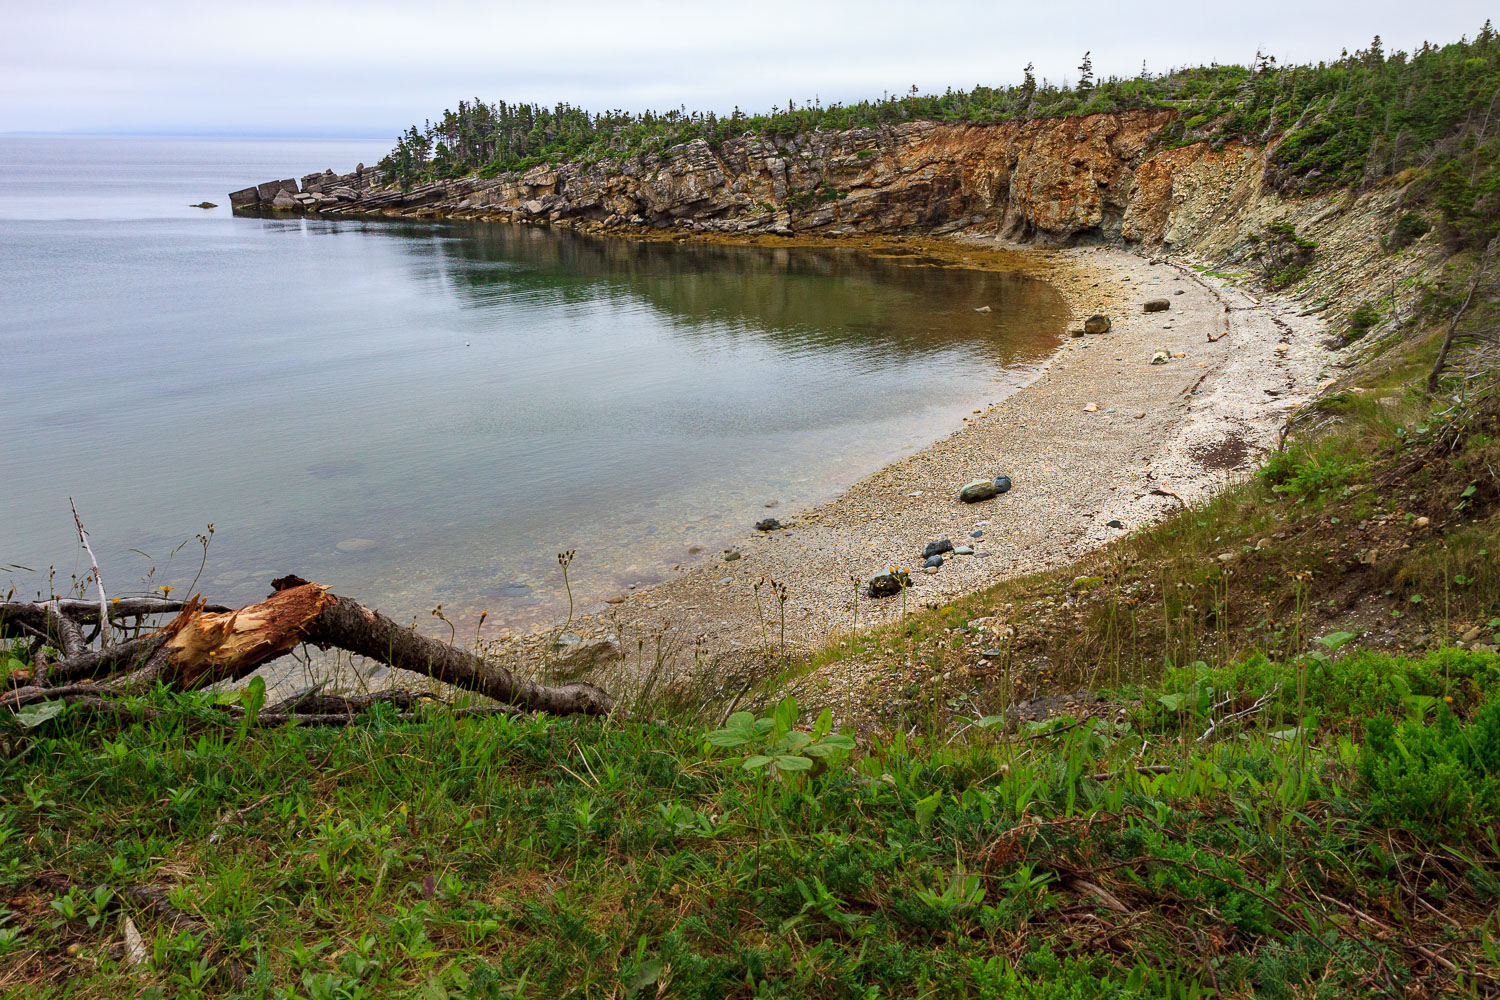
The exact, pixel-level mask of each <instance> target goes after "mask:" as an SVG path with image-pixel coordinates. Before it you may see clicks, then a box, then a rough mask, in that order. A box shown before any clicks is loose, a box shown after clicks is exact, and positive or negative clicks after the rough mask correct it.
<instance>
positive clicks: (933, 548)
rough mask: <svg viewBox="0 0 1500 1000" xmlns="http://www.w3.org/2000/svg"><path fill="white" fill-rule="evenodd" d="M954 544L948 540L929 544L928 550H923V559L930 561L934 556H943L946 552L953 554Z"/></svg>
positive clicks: (943, 539) (941, 539)
mask: <svg viewBox="0 0 1500 1000" xmlns="http://www.w3.org/2000/svg"><path fill="white" fill-rule="evenodd" d="M952 551H953V543H952V542H951V541H949V540H948V539H946V538H940V539H938V540H937V541H935V542H928V543H927V546H926V548H924V549H922V558H923V559H930V558H932V557H933V556H938V555H942V554H943V553H944V552H952Z"/></svg>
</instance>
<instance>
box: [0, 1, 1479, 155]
mask: <svg viewBox="0 0 1500 1000" xmlns="http://www.w3.org/2000/svg"><path fill="white" fill-rule="evenodd" d="M1485 16H1486V12H1485V11H1484V10H1483V9H1482V7H1481V5H1480V4H1478V3H1467V2H1457V3H1444V4H1442V5H1426V6H1420V5H1412V4H1408V3H1392V2H1375V3H1367V4H1358V5H1356V4H1353V3H1326V2H1324V3H1319V2H1312V0H1309V2H1302V3H1293V2H1289V0H1270V2H1267V3H1262V4H1256V5H1248V4H1245V5H1227V4H1224V5H1220V4H1216V5H1207V4H1204V5H1194V6H1192V7H1191V8H1189V7H1186V6H1184V5H1171V6H1167V5H1162V6H1155V5H1153V6H1150V7H1147V6H1144V5H1137V4H1121V3H1118V2H1108V3H1106V2H1100V0H1074V2H1073V3H1071V4H1069V5H1067V6H1066V7H1059V6H1057V5H1051V4H1040V3H1035V2H1028V3H1018V2H1014V0H1005V2H990V3H981V2H954V0H924V2H913V0H908V2H902V3H897V2H891V0H866V2H859V3H851V2H839V3H818V2H808V0H800V2H790V0H765V2H762V3H759V4H754V5H735V6H733V7H730V6H728V5H711V4H705V3H682V2H662V0H657V2H646V3H631V4H621V3H617V2H608V3H603V2H595V0H574V2H570V3H567V4H558V5H548V4H541V3H537V2H535V0H531V2H528V3H514V2H490V3H469V2H441V0H439V2H431V3H427V4H415V3H390V2H379V0H377V2H360V3H354V2H347V0H328V2H324V3H321V4H306V3H298V4H291V3H259V4H243V3H239V4H237V3H228V4H203V3H184V2H176V0H168V2H164V3H156V4H151V5H144V4H142V5H134V4H131V5H125V4H119V3H118V2H111V3H100V2H92V0H58V2H51V3H48V4H42V5H27V6H25V7H21V8H17V9H15V10H12V11H10V12H8V14H7V18H6V32H5V34H4V35H3V36H0V131H19V130H40V131H51V130H74V129H86V130H116V131H168V132H178V131H203V132H216V133H260V134H267V133H279V134H324V135H349V134H363V135H377V136H385V135H393V134H394V133H395V132H396V131H398V130H399V129H401V128H403V127H404V126H405V125H407V124H410V123H411V122H413V121H419V120H421V119H422V118H425V117H429V116H433V115H436V114H439V113H441V111H442V109H443V108H444V107H451V106H452V105H453V104H454V103H456V102H457V101H458V100H459V99H460V98H465V97H474V96H480V97H483V98H484V99H486V100H498V99H502V98H503V99H506V100H529V101H540V102H544V103H548V104H552V103H556V102H559V101H567V102H569V103H572V104H576V105H582V106H584V107H588V108H591V109H601V108H615V107H619V108H627V109H632V110H639V109H641V108H644V107H648V106H654V107H673V106H677V105H679V104H686V105H687V106H688V107H689V108H695V109H696V108H701V109H713V110H717V111H721V112H722V111H728V110H730V108H732V107H733V106H734V105H736V104H738V105H739V106H740V107H742V108H744V109H745V110H747V111H748V110H762V109H765V108H768V107H770V106H771V105H773V104H785V102H786V100H787V99H788V98H792V99H795V100H797V101H799V102H801V101H804V100H807V99H809V98H812V97H814V96H816V97H818V98H820V99H821V100H823V101H824V102H825V103H829V102H832V101H845V102H848V101H855V100H860V99H863V98H869V97H879V96H880V95H881V93H882V92H883V91H904V90H906V89H907V88H908V87H909V86H911V85H912V84H916V85H917V86H918V87H920V88H921V89H922V90H924V91H942V90H943V89H945V88H947V87H949V86H952V87H970V86H973V85H974V84H975V83H986V84H996V85H998V84H1006V83H1013V82H1016V81H1018V80H1019V78H1020V75H1021V67H1022V66H1024V65H1026V63H1028V62H1034V63H1035V64H1036V67H1037V74H1038V76H1044V77H1048V78H1050V79H1051V80H1053V81H1060V80H1063V79H1073V78H1075V77H1076V76H1077V69H1076V67H1077V65H1078V62H1079V60H1080V58H1081V56H1082V54H1083V52H1084V50H1086V49H1087V50H1091V51H1092V54H1093V62H1094V66H1095V70H1096V72H1099V73H1101V74H1105V75H1108V74H1119V75H1132V74H1134V73H1136V72H1137V71H1138V70H1139V69H1140V67H1141V63H1142V61H1143V60H1144V61H1145V62H1146V64H1147V65H1148V66H1149V67H1150V68H1151V69H1152V70H1153V71H1161V70H1164V69H1167V68H1169V67H1171V66H1179V65H1186V64H1198V63H1206V62H1210V61H1214V60H1217V61H1220V62H1246V61H1248V60H1250V59H1251V58H1252V57H1253V56H1254V55H1255V52H1256V50H1257V48H1260V49H1263V50H1265V51H1267V52H1270V53H1273V54H1275V55H1276V56H1277V57H1278V58H1279V59H1281V60H1282V61H1283V62H1287V61H1308V60H1317V59H1321V58H1334V57H1336V56H1337V55H1338V53H1339V51H1340V49H1342V48H1345V47H1348V48H1350V49H1353V48H1356V47H1361V46H1363V45H1365V44H1367V43H1368V41H1369V39H1370V37H1371V36H1372V35H1374V34H1376V33H1379V34H1381V35H1382V36H1384V38H1385V41H1386V44H1387V46H1388V47H1391V48H1397V47H1404V48H1411V47H1414V46H1416V45H1418V44H1420V43H1421V42H1422V41H1423V40H1424V39H1427V40H1431V41H1434V42H1444V41H1451V40H1453V39H1456V38H1457V37H1458V36H1459V35H1461V34H1465V33H1467V34H1470V35H1472V34H1473V33H1474V32H1475V31H1477V30H1478V28H1479V26H1480V25H1481V24H1482V23H1483V22H1484V18H1485Z"/></svg>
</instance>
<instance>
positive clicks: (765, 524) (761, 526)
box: [755, 517, 781, 531]
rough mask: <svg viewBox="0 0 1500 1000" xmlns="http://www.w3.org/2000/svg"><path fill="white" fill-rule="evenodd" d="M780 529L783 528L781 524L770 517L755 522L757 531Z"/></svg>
mask: <svg viewBox="0 0 1500 1000" xmlns="http://www.w3.org/2000/svg"><path fill="white" fill-rule="evenodd" d="M779 527H781V522H780V521H778V520H776V518H774V517H768V518H766V519H765V520H764V521H756V522H755V530H756V531H775V530H776V529H777V528H779Z"/></svg>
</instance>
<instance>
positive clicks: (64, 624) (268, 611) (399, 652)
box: [0, 576, 614, 725]
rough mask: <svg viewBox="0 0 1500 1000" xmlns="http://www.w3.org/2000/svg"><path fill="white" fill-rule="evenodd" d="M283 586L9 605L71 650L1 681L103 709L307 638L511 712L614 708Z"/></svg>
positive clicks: (185, 686) (29, 633)
mask: <svg viewBox="0 0 1500 1000" xmlns="http://www.w3.org/2000/svg"><path fill="white" fill-rule="evenodd" d="M272 586H273V587H274V588H275V590H274V592H273V593H272V594H271V596H270V597H268V598H266V599H265V600H264V601H260V602H258V603H255V604H251V605H248V606H246V607H243V608H237V609H228V608H222V607H214V608H210V607H209V606H208V605H207V604H205V603H204V602H203V600H202V599H201V598H195V599H193V600H190V601H186V602H177V601H163V600H158V599H156V598H133V599H131V600H129V601H117V602H115V604H114V606H113V607H109V606H107V605H98V606H96V605H92V604H89V603H88V602H83V601H54V602H49V603H45V604H42V603H31V602H13V603H4V604H0V637H5V636H26V637H31V638H35V637H36V636H45V637H46V639H47V641H48V642H49V643H51V644H53V645H54V648H58V649H61V650H62V653H63V657H62V659H60V660H58V661H57V662H56V663H53V664H51V666H50V673H49V675H48V677H43V676H41V671H38V672H37V676H34V677H32V678H28V679H27V680H28V681H29V683H26V684H25V685H24V686H16V687H12V689H11V690H9V691H0V707H4V708H10V709H12V710H15V709H17V708H20V707H21V706H23V705H26V704H28V703H30V702H35V701H45V700H50V699H58V698H62V699H71V700H72V701H73V702H74V703H77V704H87V705H89V706H91V708H93V709H94V710H98V707H97V705H96V700H101V701H102V700H103V699H104V698H105V697H107V696H109V695H120V694H129V693H137V692H140V691H142V690H144V689H146V688H148V687H150V686H152V685H157V684H159V685H162V686H165V687H168V688H172V689H175V690H182V691H190V690H195V689H198V688H203V687H207V686H209V685H212V684H216V683H220V682H224V681H236V680H239V679H241V678H243V677H245V676H247V675H248V674H250V673H252V672H253V671H255V670H256V669H257V668H259V667H261V666H262V665H264V664H266V663H269V662H271V661H272V660H275V659H278V658H280V657H282V656H285V655H286V654H288V653H290V652H291V651H292V650H294V649H295V648H296V647H298V646H299V645H301V644H303V643H308V644H311V645H314V646H318V647H319V648H322V649H330V648H331V649H341V650H344V651H346V652H350V653H356V654H358V655H360V656H366V657H369V658H370V659H372V660H375V661H377V662H379V663H382V664H385V665H387V666H390V667H394V668H397V669H400V670H407V671H411V672H414V673H419V674H424V675H426V676H428V677H431V678H433V679H434V680H437V681H441V682H442V683H444V684H449V685H452V686H454V687H457V688H462V689H464V690H467V691H473V692H476V693H478V694H482V695H485V696H486V697H489V698H493V699H494V700H496V701H498V702H501V703H503V704H505V705H507V706H513V708H512V709H509V710H511V711H513V710H516V709H519V710H524V711H533V712H547V713H550V714H554V715H568V714H585V715H603V714H607V713H608V712H609V711H610V710H611V709H612V708H613V707H614V702H613V699H611V698H610V696H609V695H608V694H607V693H605V692H604V691H603V690H601V689H599V688H597V687H595V686H594V685H592V684H581V683H579V684H564V685H559V686H549V685H543V684H538V683H536V682H534V681H530V680H526V679H525V678H522V677H518V676H516V675H515V674H514V673H513V672H512V671H510V670H508V669H506V668H505V667H504V666H501V665H500V664H497V663H493V662H490V661H488V660H485V659H483V658H482V657H480V656H477V655H475V654H474V653H472V652H470V651H468V650H464V649H460V648H458V647H456V646H452V645H449V644H448V643H445V642H441V641H439V640H437V639H432V638H428V637H427V636H424V635H421V634H420V633H418V632H417V631H415V630H414V629H411V628H407V627H405V626H402V625H399V624H397V623H396V622H395V621H393V620H391V619H390V618H387V617H386V616H385V615H382V614H380V613H379V612H378V611H374V610H372V609H370V608H367V607H364V606H363V605H361V604H360V603H358V602H357V601H354V600H352V599H350V598H347V597H340V596H338V595H336V594H331V593H329V592H328V590H327V588H325V587H322V586H319V585H318V584H315V583H308V582H307V581H305V580H302V579H301V578H299V577H295V576H287V577H283V578H281V579H279V580H276V581H274V582H273V583H272ZM174 612H175V614H176V617H175V618H173V619H172V620H171V621H170V622H169V623H167V624H166V625H164V626H163V627H161V628H159V629H157V630H156V631H154V632H151V633H149V634H147V635H144V636H138V637H136V638H133V639H129V640H127V641H125V642H121V643H118V644H117V645H115V646H113V647H103V639H102V637H103V636H104V635H105V634H107V632H108V628H107V627H101V629H100V634H101V647H102V648H99V649H90V648H88V646H87V645H86V644H85V642H84V636H83V627H82V626H83V624H84V623H88V622H92V621H98V622H101V624H102V622H103V621H104V620H105V619H108V618H117V617H128V616H136V617H145V616H150V615H164V614H168V613H174ZM49 680H50V682H51V683H49ZM88 681H100V683H97V684H94V683H87V682H88ZM401 694H403V695H404V694H405V693H404V692H402V693H401ZM406 697H408V698H410V697H411V696H409V695H407V696H406ZM376 700H393V698H378V699H376ZM356 701H358V700H357V699H345V698H337V697H333V696H323V695H321V694H319V693H318V692H317V691H312V692H304V694H303V696H302V697H300V698H299V699H298V700H297V701H296V702H295V703H293V704H290V705H288V704H285V703H283V704H278V705H276V706H273V708H275V709H277V710H278V711H267V712H265V713H262V716H261V719H262V721H263V723H264V724H268V725H269V724H274V721H275V720H279V721H297V720H303V721H308V720H312V719H320V720H322V719H333V720H347V719H348V718H352V717H353V716H354V715H355V714H357V711H358V710H362V707H363V706H360V708H359V709H356V707H355V702H356ZM367 703H368V702H366V704H367ZM413 704H414V702H411V701H408V702H405V703H402V704H399V705H398V706H397V707H398V708H399V709H403V710H404V709H409V708H411V707H412V705H413ZM132 711H133V710H132ZM486 711H494V710H486ZM500 711H506V709H501V710H500Z"/></svg>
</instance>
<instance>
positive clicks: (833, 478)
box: [0, 218, 1063, 620]
mask: <svg viewBox="0 0 1500 1000" xmlns="http://www.w3.org/2000/svg"><path fill="white" fill-rule="evenodd" d="M9 225H10V228H8V229H6V230H5V236H6V239H5V240H0V265H3V266H4V267H5V268H6V269H7V271H9V272H10V273H14V274H16V275H17V276H18V277H17V280H16V282H15V283H14V284H13V285H12V286H11V289H10V294H11V295H12V297H13V298H14V299H15V303H14V309H12V310H11V311H10V312H9V316H8V317H7V316H0V346H4V348H5V350H6V352H7V370H8V371H9V372H10V373H11V374H13V375H14V376H15V377H17V378H19V379H22V382H23V384H24V385H26V386H27V387H28V394H27V395H26V396H24V397H23V396H22V395H21V394H19V393H16V394H11V395H10V396H9V397H8V398H6V399H0V422H4V423H5V425H6V426H7V427H9V428H11V429H12V433H11V434H10V435H8V436H7V439H6V440H5V441H4V442H0V461H3V462H4V463H5V466H6V467H7V468H8V469H13V470H17V471H16V473H15V476H16V478H15V479H14V480H13V482H12V491H11V501H13V502H12V503H11V505H10V510H9V511H8V515H9V517H8V521H7V524H6V525H5V526H4V527H0V564H4V563H11V562H15V563H20V564H22V565H29V566H33V567H45V566H47V565H49V564H52V563H54V562H56V561H58V560H59V558H60V557H59V552H62V553H66V552H68V551H70V550H71V544H70V541H69V534H68V532H69V529H70V528H71V522H70V520H68V519H67V518H65V517H62V516H61V514H63V513H66V510H67V506H66V501H67V498H68V497H69V496H76V497H77V498H78V499H79V502H80V508H81V509H83V510H85V511H86V512H87V513H88V516H89V518H90V524H89V527H90V528H91V530H92V533H93V538H94V539H95V541H96V543H97V544H99V545H100V546H102V547H103V548H104V549H105V550H106V551H107V552H108V557H109V564H110V565H111V566H112V567H115V572H116V575H117V579H122V580H123V579H128V578H129V577H130V576H131V575H132V574H137V573H139V574H142V575H143V574H144V572H145V568H146V567H147V566H150V565H155V566H157V568H158V569H157V575H156V576H154V577H152V579H151V580H150V581H149V583H150V585H152V586H156V585H160V584H171V585H173V586H178V587H185V586H187V585H188V584H189V583H190V582H191V581H192V579H193V577H194V576H195V575H196V570H197V564H196V560H195V559H194V560H190V559H188V557H187V556H188V553H187V552H184V553H182V554H180V555H179V556H178V557H177V558H176V559H175V560H174V562H173V564H172V565H171V566H170V567H169V568H163V566H164V564H165V558H164V557H165V555H166V553H168V552H170V550H171V549H172V547H173V546H174V545H175V544H176V542H178V541H180V540H182V539H183V538H189V539H190V538H191V536H192V534H193V533H194V532H195V531H197V530H201V528H202V526H203V525H204V524H205V523H207V522H209V521H212V522H214V523H215V524H216V526H217V528H218V533H217V535H216V538H215V541H214V546H213V550H212V552H211V554H210V560H209V565H208V567H207V569H206V571H205V573H204V576H203V578H202V580H201V581H200V582H199V587H200V588H203V589H206V590H207V591H208V592H209V594H210V595H211V596H213V597H214V598H216V599H221V600H227V601H247V600H252V599H255V598H257V597H259V596H262V594H263V593H264V590H265V585H266V581H267V580H269V579H270V577H271V576H273V575H279V574H281V573H285V572H297V573H298V574H299V575H302V576H305V577H308V578H310V579H317V580H319V581H320V582H324V583H327V584H330V585H332V586H334V587H335V588H336V589H338V590H340V591H342V592H346V593H349V594H352V595H358V596H360V597H361V598H363V599H365V600H366V601H368V602H369V603H372V604H375V605H379V606H381V607H383V608H385V609H388V610H390V611H391V612H392V613H394V614H397V615H398V616H402V617H407V616H410V617H418V618H421V619H423V620H426V611H427V610H428V609H429V608H431V607H432V606H433V605H434V604H436V603H438V602H440V601H441V602H443V603H444V605H445V607H446V608H447V609H448V610H449V612H450V613H457V614H459V615H462V614H463V613H465V612H477V610H478V609H480V608H486V609H488V610H490V611H491V612H492V616H494V617H498V618H501V619H506V618H510V619H522V620H523V619H525V618H527V617H528V616H532V617H535V616H546V615H547V614H549V612H550V611H551V610H552V609H555V608H556V607H557V606H558V602H559V601H560V599H561V596H562V595H561V594H560V591H559V588H558V585H559V583H560V580H559V577H558V574H557V567H556V563H555V561H554V558H553V554H554V553H555V552H557V551H559V550H562V549H568V548H577V549H579V550H580V556H579V560H578V562H577V563H575V566H574V570H575V576H574V580H575V583H576V585H577V592H578V593H579V594H580V595H581V596H582V597H584V598H585V599H587V598H589V597H597V596H603V595H605V594H607V593H610V592H613V591H616V590H618V589H619V588H621V587H624V586H626V585H628V584H631V583H647V582H650V581H652V580H655V579H659V578H661V577H662V576H663V575H664V574H666V573H668V572H670V568H671V567H672V566H673V565H678V564H684V563H687V562H689V561H691V558H692V555H691V550H692V549H694V548H698V549H702V550H704V551H707V552H712V551H715V550H716V549H717V548H718V547H721V545H722V543H724V542H725V541H727V540H729V539H732V538H736V537H738V536H739V535H740V534H742V533H743V532H744V531H745V530H746V526H747V525H748V524H750V523H753V521H754V520H755V519H757V518H758V517H760V516H763V514H764V506H763V505H764V504H765V503H766V502H768V501H771V500H776V501H778V502H779V503H780V505H781V506H780V511H781V512H783V513H784V512H786V511H787V510H792V509H795V508H797V507H799V506H802V505H806V504H810V503H814V502H816V501H819V500H821V499H824V498H826V497H828V496H830V495H832V494H833V493H834V492H836V491H837V490H838V489H840V488H842V487H843V486H846V485H847V484H849V483H851V482H853V481H855V480H857V479H858V478H860V477H861V476H863V475H865V474H867V473H869V472H872V471H874V470H875V469H877V468H879V467H880V466H881V465H883V464H885V463H887V462H889V461H891V460H893V459H895V458H897V457H899V456H900V455H901V454H903V453H904V452H906V451H909V450H911V449H912V448H914V447H916V446H918V445H920V444H922V443H925V442H926V441H929V440H931V439H932V438H934V437H936V436H938V435H939V434H941V433H943V432H945V431H946V430H947V429H950V428H951V427H953V426H955V425H957V424H958V422H959V419H960V416H961V415H962V414H963V413H966V412H967V411H968V410H969V409H970V408H971V407H972V406H973V405H975V404H976V403H978V402H982V401H986V400H990V399H993V398H995V397H996V395H997V393H996V389H997V386H996V384H995V379H996V378H1000V379H1002V380H1004V379H1008V378H1014V377H1018V376H1014V375H1011V374H1007V373H1008V372H1010V371H1011V370H1013V369H1016V368H1017V367H1019V366H1024V365H1026V364H1027V363H1029V362H1031V361H1033V360H1035V359H1038V358H1040V357H1042V356H1044V355H1045V354H1046V353H1047V351H1049V350H1050V349H1051V347H1052V345H1053V344H1054V343H1055V342H1056V337H1057V336H1058V335H1059V333H1060V331H1061V325H1062V322H1063V310H1062V302H1061V299H1060V297H1059V296H1058V295H1057V294H1056V293H1055V292H1054V291H1053V290H1052V289H1051V288H1049V287H1048V286H1046V285H1045V284H1043V283H1041V282H1038V281H1034V280H1029V279H1024V278H1020V277H1017V276H1015V275H1009V274H1000V273H992V272H984V271H970V270H963V269H954V268H922V267H908V266H903V265H902V264H901V262H899V261H896V260H890V259H881V258H879V257H874V256H871V255H869V254H865V253H861V252H859V251H857V250H853V249H843V248H838V249H807V248H786V249H781V248H764V247H729V246H704V245H672V244H663V243H643V242H637V241H633V240H625V239H602V238H595V237H589V236H583V235H580V234H577V233H573V232H568V231H560V230H546V229H537V228H530V227H518V226H505V225H478V224H457V223H452V224H449V223H443V224H436V225H434V224H425V223H423V224H417V223H410V222H395V221H358V220H355V221H351V220H318V219H292V220H281V219H263V218H234V219H227V218H226V219H224V220H222V221H221V222H218V223H215V224H212V225H203V224H199V223H198V222H197V220H175V219H166V220H153V221H149V222H140V221H136V222H123V223H122V222H114V221H109V220H104V221H82V222H77V223H67V224H53V223H47V224H45V225H44V224H42V223H14V224H9ZM979 307H988V308H989V309H990V311H989V312H987V313H980V312H976V311H975V310H976V309H977V308H979ZM36 329H42V330H46V331H48V334H49V335H48V336H46V337H36V336H32V335H31V331H32V330H36ZM83 354H86V355H88V356H90V357H94V358H97V359H98V362H99V364H100V366H101V370H107V371H108V372H109V373H110V377H109V378H108V379H107V380H104V381H102V382H99V383H98V384H96V385H95V386H94V387H93V391H91V392H89V393H78V392H77V391H76V385H74V384H72V382H71V381H70V380H69V379H68V378H66V377H65V375H66V373H69V372H71V371H73V363H72V362H71V361H70V360H69V358H70V357H71V356H81V355H83ZM43 457H44V460H41V461H39V459H40V458H43ZM132 549H140V550H144V551H149V552H151V553H152V558H151V559H150V561H149V562H148V561H146V560H144V559H142V558H141V557H139V556H137V555H135V554H133V553H132V551H131V550H132ZM11 576H12V579H15V580H16V582H17V584H18V586H20V587H21V589H22V590H23V591H28V590H30V589H33V588H35V587H38V586H41V585H43V584H41V583H38V582H37V577H36V576H35V575H32V576H26V575H25V574H21V577H22V578H17V576H16V574H14V573H13V574H11Z"/></svg>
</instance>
